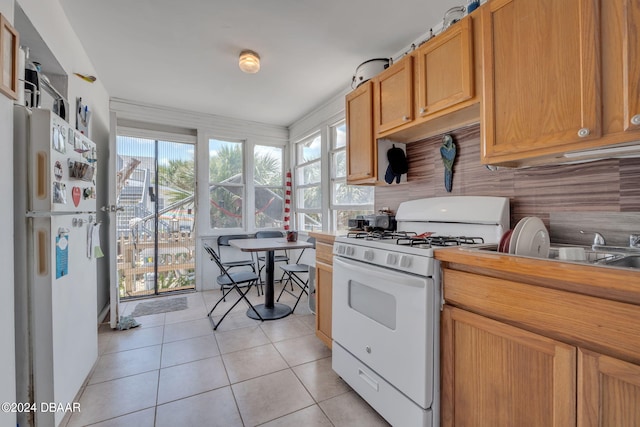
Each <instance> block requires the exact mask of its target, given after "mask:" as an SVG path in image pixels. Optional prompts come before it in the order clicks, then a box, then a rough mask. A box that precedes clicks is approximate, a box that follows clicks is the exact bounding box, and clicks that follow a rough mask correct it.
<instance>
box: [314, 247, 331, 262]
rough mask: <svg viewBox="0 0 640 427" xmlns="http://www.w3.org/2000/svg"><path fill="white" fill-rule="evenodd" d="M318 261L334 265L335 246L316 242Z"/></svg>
mask: <svg viewBox="0 0 640 427" xmlns="http://www.w3.org/2000/svg"><path fill="white" fill-rule="evenodd" d="M316 260H318V261H322V262H325V263H327V264H333V245H328V244H326V243H321V242H316Z"/></svg>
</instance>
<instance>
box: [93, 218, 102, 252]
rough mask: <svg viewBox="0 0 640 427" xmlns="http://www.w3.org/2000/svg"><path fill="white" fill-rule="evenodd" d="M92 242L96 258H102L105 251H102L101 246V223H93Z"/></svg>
mask: <svg viewBox="0 0 640 427" xmlns="http://www.w3.org/2000/svg"><path fill="white" fill-rule="evenodd" d="M91 243H92V244H91V248H92V251H93V256H94V257H95V258H102V257H103V256H104V253H103V252H102V248H100V224H93V227H92V230H91Z"/></svg>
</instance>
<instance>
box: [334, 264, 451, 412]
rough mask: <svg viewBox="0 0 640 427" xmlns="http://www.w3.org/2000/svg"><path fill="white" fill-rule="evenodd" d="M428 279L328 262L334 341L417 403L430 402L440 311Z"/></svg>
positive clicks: (433, 284) (435, 291)
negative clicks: (331, 267)
mask: <svg viewBox="0 0 640 427" xmlns="http://www.w3.org/2000/svg"><path fill="white" fill-rule="evenodd" d="M436 294H437V289H436V285H435V283H434V280H433V278H431V277H419V276H415V275H411V274H407V273H402V272H398V271H395V270H389V269H385V268H380V267H378V266H375V265H371V264H366V263H362V262H358V261H353V260H350V259H345V258H341V257H334V261H333V305H332V308H333V313H332V319H333V327H332V335H333V340H334V341H335V342H337V343H338V344H340V345H341V346H342V347H343V348H345V349H346V350H347V351H348V352H349V353H351V354H352V355H353V356H355V357H356V358H358V359H359V360H360V361H361V362H362V363H364V364H365V365H367V366H368V367H369V368H371V369H372V370H373V371H375V372H376V373H377V374H378V375H380V376H381V377H383V378H384V379H385V380H386V381H388V382H389V383H391V384H392V385H393V386H394V387H396V388H397V389H398V390H400V391H401V392H402V393H404V394H405V395H406V396H408V397H409V398H410V399H411V400H413V401H414V402H415V403H417V404H418V405H420V406H421V407H422V408H429V407H430V406H431V404H432V401H433V389H434V384H433V382H434V380H435V379H436V378H437V375H436V373H435V372H434V370H435V369H436V366H435V361H436V360H437V355H436V354H435V352H436V351H438V348H439V347H438V346H437V345H436V344H435V337H436V336H437V334H436V332H435V330H436V328H438V327H439V326H438V320H437V319H438V316H439V311H438V309H437V308H436V304H437V301H436Z"/></svg>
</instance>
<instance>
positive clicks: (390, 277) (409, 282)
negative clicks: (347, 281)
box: [333, 257, 426, 290]
mask: <svg viewBox="0 0 640 427" xmlns="http://www.w3.org/2000/svg"><path fill="white" fill-rule="evenodd" d="M336 266H338V269H343V268H344V269H346V270H347V271H348V272H349V273H351V272H353V274H354V275H357V276H360V275H362V276H365V277H372V276H373V277H375V278H376V280H375V281H372V282H369V283H367V286H371V287H373V288H376V289H380V290H384V287H380V286H376V285H375V283H376V282H382V283H385V282H386V283H389V282H391V283H394V285H396V286H398V285H404V286H411V287H415V286H418V287H424V286H426V284H425V278H423V277H420V276H415V275H413V274H409V273H406V272H399V271H396V270H391V269H387V268H383V267H378V266H376V265H371V264H367V263H363V262H359V261H353V260H350V259H348V258H340V257H333V270H334V275H335V271H336ZM335 282H336V280H334V283H335Z"/></svg>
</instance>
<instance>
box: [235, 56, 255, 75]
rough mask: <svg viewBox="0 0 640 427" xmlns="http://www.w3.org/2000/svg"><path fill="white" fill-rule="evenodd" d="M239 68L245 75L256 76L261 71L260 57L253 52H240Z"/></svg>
mask: <svg viewBox="0 0 640 427" xmlns="http://www.w3.org/2000/svg"><path fill="white" fill-rule="evenodd" d="M238 66H239V67H240V69H241V70H242V71H244V72H245V73H249V74H255V73H257V72H258V71H260V55H258V54H257V53H255V52H254V51H252V50H243V51H242V52H240V60H239V62H238Z"/></svg>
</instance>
